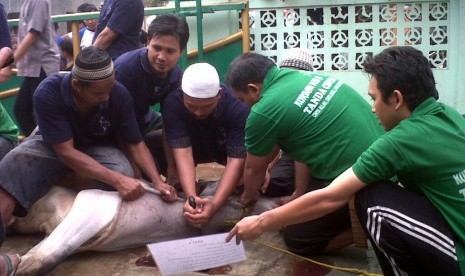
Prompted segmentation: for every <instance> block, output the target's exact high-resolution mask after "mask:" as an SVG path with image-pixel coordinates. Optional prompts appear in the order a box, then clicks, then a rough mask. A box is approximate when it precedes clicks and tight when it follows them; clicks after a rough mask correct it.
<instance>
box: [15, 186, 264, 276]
mask: <svg viewBox="0 0 465 276" xmlns="http://www.w3.org/2000/svg"><path fill="white" fill-rule="evenodd" d="M216 184H218V183H217V182H216ZM144 185H145V187H147V188H148V185H146V184H144ZM215 186H216V185H213V184H212V185H208V186H207V188H206V189H205V190H204V191H203V192H202V194H201V196H203V197H204V196H211V195H213V193H214V189H215ZM149 190H150V189H149ZM152 191H154V190H152ZM183 204H184V200H178V201H176V202H173V203H167V202H164V201H163V200H162V199H161V197H160V196H159V195H157V194H156V193H154V192H146V193H145V194H144V195H143V196H142V197H140V198H139V199H137V200H135V201H123V200H122V199H121V197H120V196H119V194H118V193H117V192H108V191H101V190H84V191H81V192H79V193H77V192H75V191H72V190H69V189H66V188H63V187H58V186H56V187H53V188H52V189H51V190H50V192H49V193H48V194H47V195H46V196H44V197H43V198H41V199H40V200H39V201H37V202H36V203H35V204H34V205H33V207H32V208H31V210H30V211H29V213H28V215H27V216H26V217H24V218H20V219H17V220H16V221H15V222H14V223H13V225H12V226H11V228H12V229H13V230H14V231H18V232H21V233H31V232H44V233H45V234H46V238H45V239H44V240H42V241H41V242H40V243H39V244H37V245H36V246H35V247H33V248H32V249H31V250H29V251H28V252H27V253H26V254H25V255H24V256H22V257H21V263H20V265H19V268H18V270H17V273H16V275H44V274H45V273H47V272H49V271H51V270H52V269H54V268H55V267H56V266H57V265H58V264H60V262H62V261H63V260H64V259H66V258H67V257H68V256H69V255H71V254H73V253H75V252H79V251H85V250H93V251H115V250H120V249H125V248H133V247H139V246H143V245H146V244H148V243H154V242H159V241H165V240H171V239H179V238H186V237H192V236H197V235H201V234H211V233H217V232H224V231H228V230H229V228H230V227H231V226H232V224H233V223H234V222H236V221H238V220H239V219H240V218H242V217H243V216H244V215H245V214H246V213H247V211H246V210H245V209H244V208H242V206H241V205H239V204H238V203H237V202H236V198H231V199H230V200H229V202H228V203H227V204H226V205H225V206H224V207H223V208H222V209H221V210H219V211H218V213H217V214H216V215H215V216H214V217H213V219H212V220H211V221H210V222H209V223H208V225H205V226H203V227H202V229H198V228H194V227H192V226H190V225H189V224H188V223H187V221H186V220H185V219H184V217H183V215H182V212H183ZM271 208H272V201H271V200H270V199H265V198H262V199H260V200H259V201H258V202H257V203H256V204H255V206H254V208H253V210H252V212H250V214H257V213H261V212H263V211H265V210H269V209H271Z"/></svg>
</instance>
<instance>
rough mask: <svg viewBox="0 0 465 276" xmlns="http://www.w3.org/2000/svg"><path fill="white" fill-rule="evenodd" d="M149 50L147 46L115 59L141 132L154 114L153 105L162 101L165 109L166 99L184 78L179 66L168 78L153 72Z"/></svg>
mask: <svg viewBox="0 0 465 276" xmlns="http://www.w3.org/2000/svg"><path fill="white" fill-rule="evenodd" d="M147 52H148V50H147V48H141V49H137V50H134V51H131V52H129V53H125V54H123V55H121V56H120V57H119V58H118V59H116V61H115V74H116V79H117V80H118V81H119V82H120V83H121V84H123V85H124V86H125V87H126V88H127V89H128V91H129V93H131V95H132V98H133V100H134V109H135V112H136V119H137V122H138V123H139V128H140V130H141V132H144V130H145V129H146V128H147V127H149V125H150V122H151V120H152V119H153V118H154V116H155V115H154V113H153V111H152V110H151V109H150V106H151V105H154V104H157V103H160V111H161V112H163V99H164V98H165V97H166V95H168V94H169V93H171V92H172V91H174V90H176V89H177V88H179V87H180V86H181V80H182V70H181V68H180V67H179V66H177V65H176V66H175V67H174V68H173V69H172V70H171V71H170V72H169V73H168V76H167V77H166V78H165V79H161V78H159V77H157V76H156V75H155V74H154V73H153V71H152V68H151V66H150V63H149V60H148V54H147Z"/></svg>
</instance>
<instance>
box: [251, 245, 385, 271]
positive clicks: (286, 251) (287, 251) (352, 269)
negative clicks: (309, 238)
mask: <svg viewBox="0 0 465 276" xmlns="http://www.w3.org/2000/svg"><path fill="white" fill-rule="evenodd" d="M252 242H254V243H257V244H260V245H263V246H265V247H268V248H271V249H274V250H277V251H279V252H282V253H286V254H288V255H291V256H294V257H297V258H299V259H303V260H306V261H309V262H311V263H314V264H317V265H320V266H323V267H328V268H331V269H335V270H339V271H344V272H349V273H354V274H357V275H364V276H382V274H376V273H369V272H366V271H363V270H360V269H357V268H347V267H340V266H333V265H329V264H325V263H322V262H318V261H315V260H312V259H310V258H306V257H303V256H300V255H297V254H294V253H292V252H290V251H289V250H286V249H282V248H279V247H277V246H275V245H273V244H270V243H266V242H262V241H259V240H252Z"/></svg>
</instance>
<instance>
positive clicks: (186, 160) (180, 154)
mask: <svg viewBox="0 0 465 276" xmlns="http://www.w3.org/2000/svg"><path fill="white" fill-rule="evenodd" d="M173 157H174V160H175V163H176V169H177V172H178V178H179V183H181V187H182V190H183V191H184V194H185V196H186V199H187V198H189V196H193V197H196V196H197V193H196V187H195V164H194V155H193V154H192V147H188V148H173Z"/></svg>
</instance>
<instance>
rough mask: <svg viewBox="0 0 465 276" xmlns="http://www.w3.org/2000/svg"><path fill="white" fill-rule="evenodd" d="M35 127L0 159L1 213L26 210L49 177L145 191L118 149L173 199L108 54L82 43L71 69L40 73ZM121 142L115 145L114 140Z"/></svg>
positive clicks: (132, 194) (129, 192) (125, 192)
mask: <svg viewBox="0 0 465 276" xmlns="http://www.w3.org/2000/svg"><path fill="white" fill-rule="evenodd" d="M34 104H35V106H36V114H37V122H38V125H39V133H38V134H36V135H32V136H30V137H28V138H27V139H26V140H25V141H24V142H22V143H21V144H20V145H19V146H18V147H16V148H15V149H14V150H12V151H10V152H9V153H8V154H7V155H6V156H5V157H4V159H2V161H1V162H0V212H1V216H2V219H3V223H2V225H0V227H4V226H3V225H6V223H8V221H9V220H10V219H11V216H12V214H15V215H17V216H24V215H25V214H26V213H27V210H28V209H29V208H30V207H31V205H32V204H33V203H34V202H36V201H37V200H38V199H39V198H41V197H42V196H43V195H45V194H46V193H47V192H48V191H49V189H50V187H51V186H52V185H55V184H60V185H66V186H72V187H73V188H76V189H88V188H99V189H103V190H117V191H118V192H119V194H120V195H121V197H122V198H123V199H124V200H134V199H137V198H138V197H140V196H141V195H142V194H143V193H144V191H145V190H144V188H143V187H142V186H141V185H140V183H139V181H137V180H136V179H134V178H133V177H132V175H133V170H132V168H131V164H130V163H129V162H128V159H127V158H126V157H125V154H124V153H123V152H126V153H128V155H129V156H130V158H131V159H132V160H134V162H135V165H136V166H137V167H138V168H139V169H140V170H141V171H143V172H144V173H145V175H147V176H148V177H149V178H150V180H151V181H152V184H153V186H154V188H155V189H157V190H159V191H160V192H161V193H162V194H163V199H165V200H166V201H174V200H175V199H176V191H175V189H174V188H173V187H171V186H169V185H167V184H166V183H164V182H163V181H162V180H161V178H160V175H159V174H158V171H157V169H156V167H155V164H154V162H153V160H152V158H151V156H150V154H149V151H148V149H147V147H146V145H145V143H144V142H143V140H142V137H141V134H140V132H139V129H138V127H137V123H136V120H135V116H134V110H133V105H132V100H131V96H130V95H129V93H128V92H127V90H126V89H125V88H124V86H122V85H121V84H120V83H118V82H116V81H115V77H114V69H113V62H112V60H111V58H110V57H109V56H108V54H107V53H106V52H105V51H104V50H101V49H98V48H95V47H92V46H91V47H87V48H85V49H83V50H82V52H81V53H80V54H79V55H78V57H77V59H76V62H75V65H74V67H73V70H72V72H71V73H69V74H61V75H58V74H57V75H54V76H51V77H49V78H47V79H45V80H44V81H43V82H42V83H41V84H40V85H39V87H38V88H37V90H36V93H35V94H34ZM118 145H120V148H121V149H120V148H119V147H118Z"/></svg>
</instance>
